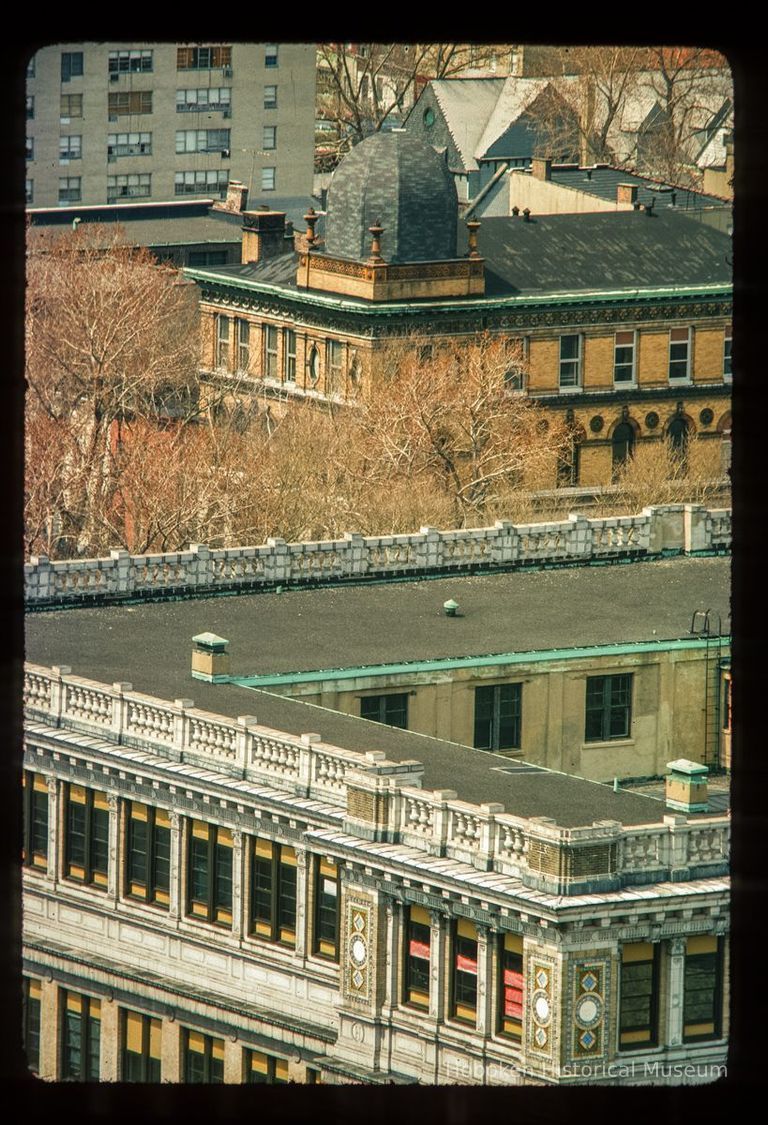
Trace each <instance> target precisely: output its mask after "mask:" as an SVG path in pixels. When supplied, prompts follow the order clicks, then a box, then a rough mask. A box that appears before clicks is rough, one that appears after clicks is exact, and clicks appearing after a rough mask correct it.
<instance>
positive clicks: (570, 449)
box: [557, 426, 586, 488]
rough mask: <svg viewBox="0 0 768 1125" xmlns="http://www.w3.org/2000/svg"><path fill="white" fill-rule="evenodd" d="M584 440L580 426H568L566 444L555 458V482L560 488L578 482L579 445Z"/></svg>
mask: <svg viewBox="0 0 768 1125" xmlns="http://www.w3.org/2000/svg"><path fill="white" fill-rule="evenodd" d="M585 440H586V434H585V433H584V430H583V429H582V428H581V426H570V427H569V428H568V439H567V444H566V445H565V447H564V449H563V450H562V452H561V453H560V455H559V457H558V459H557V483H558V486H559V487H560V488H567V487H569V486H574V485H577V484H578V483H579V468H580V465H579V461H580V454H581V445H582V442H584V441H585Z"/></svg>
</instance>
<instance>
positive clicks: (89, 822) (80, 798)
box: [64, 784, 109, 887]
mask: <svg viewBox="0 0 768 1125" xmlns="http://www.w3.org/2000/svg"><path fill="white" fill-rule="evenodd" d="M64 833H65V835H64V875H65V877H66V878H68V879H76V880H77V881H78V882H80V883H86V884H89V885H92V886H95V887H106V885H107V871H108V865H109V803H108V801H107V795H106V793H100V792H99V791H98V790H96V789H84V788H83V786H81V785H68V784H67V785H65V786H64Z"/></svg>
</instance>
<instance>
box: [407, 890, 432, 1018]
mask: <svg viewBox="0 0 768 1125" xmlns="http://www.w3.org/2000/svg"><path fill="white" fill-rule="evenodd" d="M430 940H431V939H430V925H429V913H428V912H427V911H426V910H425V909H424V908H423V907H421V906H411V907H409V908H408V913H407V919H406V924H405V972H404V974H403V1000H404V1001H405V1003H406V1004H413V1005H415V1006H416V1007H417V1008H425V1009H426V1008H428V1007H429V954H430Z"/></svg>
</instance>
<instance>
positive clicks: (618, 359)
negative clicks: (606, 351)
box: [613, 332, 635, 383]
mask: <svg viewBox="0 0 768 1125" xmlns="http://www.w3.org/2000/svg"><path fill="white" fill-rule="evenodd" d="M613 381H614V383H634V381H635V333H634V332H617V333H616V335H615V337H614V351H613Z"/></svg>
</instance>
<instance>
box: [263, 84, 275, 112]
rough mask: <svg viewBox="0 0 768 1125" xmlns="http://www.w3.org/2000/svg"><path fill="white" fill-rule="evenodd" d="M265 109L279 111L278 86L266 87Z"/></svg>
mask: <svg viewBox="0 0 768 1125" xmlns="http://www.w3.org/2000/svg"><path fill="white" fill-rule="evenodd" d="M264 108H265V109H277V86H265V87H264Z"/></svg>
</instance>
